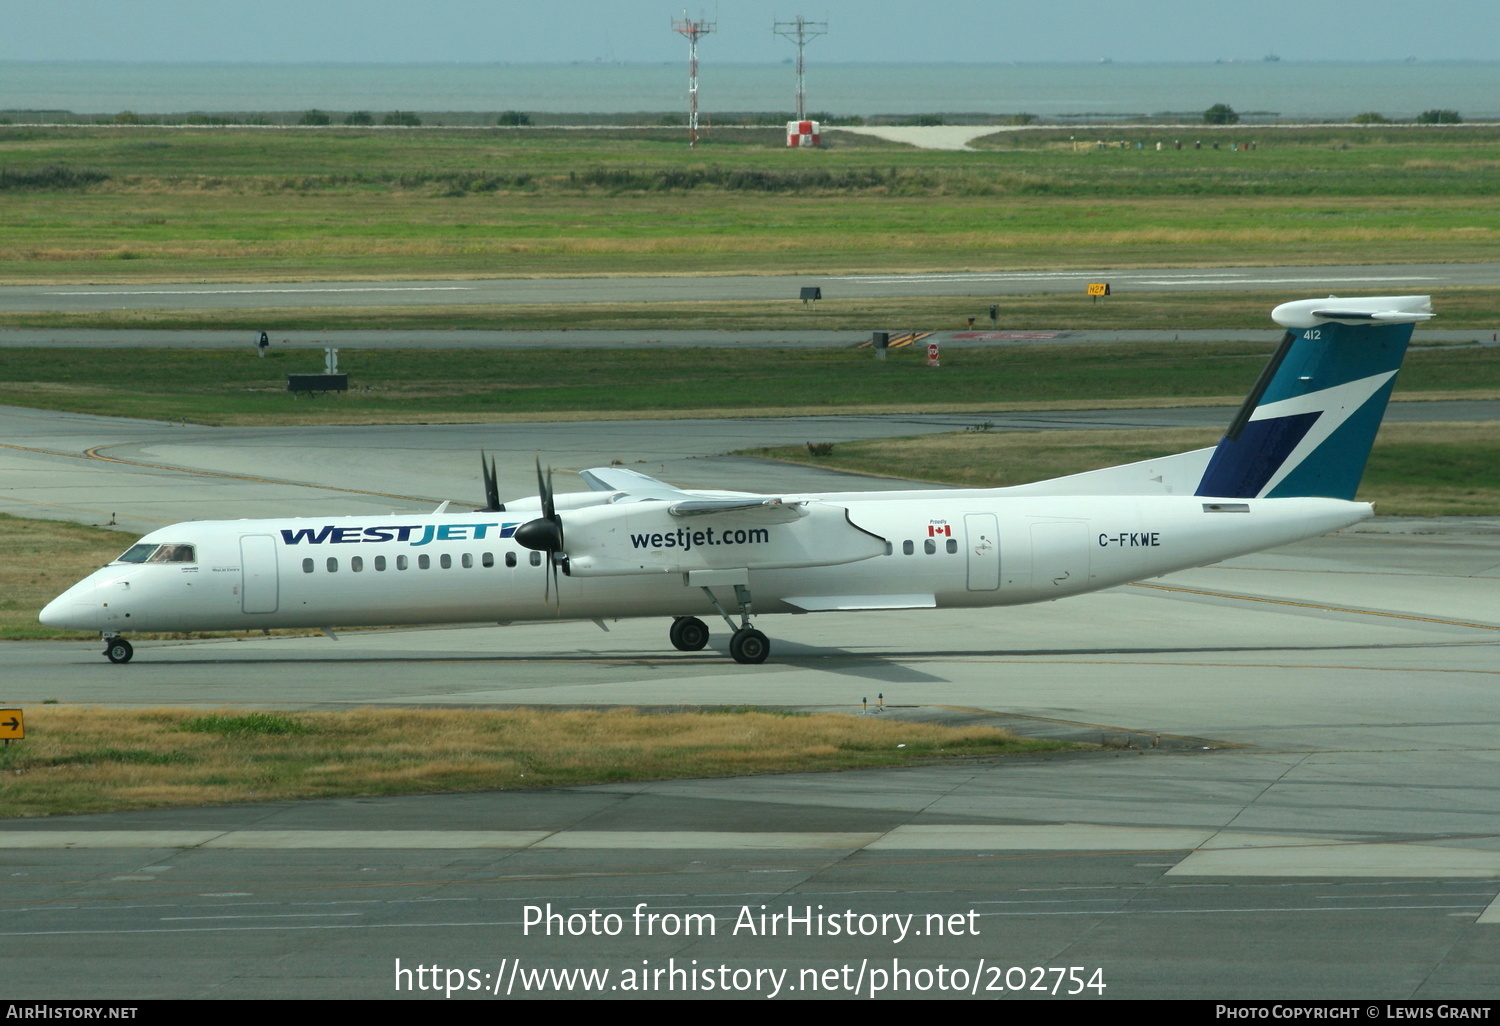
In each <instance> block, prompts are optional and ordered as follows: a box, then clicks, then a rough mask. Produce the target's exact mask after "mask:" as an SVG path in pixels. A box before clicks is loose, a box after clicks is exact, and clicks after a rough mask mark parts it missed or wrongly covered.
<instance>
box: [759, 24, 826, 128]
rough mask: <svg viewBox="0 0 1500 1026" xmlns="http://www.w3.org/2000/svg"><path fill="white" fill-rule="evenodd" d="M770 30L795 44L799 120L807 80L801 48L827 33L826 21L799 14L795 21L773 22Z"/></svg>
mask: <svg viewBox="0 0 1500 1026" xmlns="http://www.w3.org/2000/svg"><path fill="white" fill-rule="evenodd" d="M771 32H772V34H774V35H778V36H781V37H782V38H784V39H790V40H791V41H792V42H794V43H796V44H797V120H798V121H801V120H802V119H803V118H805V117H806V116H807V110H806V107H807V102H806V100H807V82H806V77H805V74H804V72H805V65H804V64H803V62H802V48H803V47H805V46H806V45H807V42H808V40H810V39H816V38H817V37H818V36H822V35H827V33H828V22H826V21H808V20H807V19H806V18H804V17H802V15H800V14H799V15H797V20H796V21H777V22H773V23H772V24H771Z"/></svg>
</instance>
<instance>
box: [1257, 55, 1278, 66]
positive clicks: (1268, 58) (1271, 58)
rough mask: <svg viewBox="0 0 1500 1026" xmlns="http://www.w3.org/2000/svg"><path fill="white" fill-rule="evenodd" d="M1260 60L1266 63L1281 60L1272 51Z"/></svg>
mask: <svg viewBox="0 0 1500 1026" xmlns="http://www.w3.org/2000/svg"><path fill="white" fill-rule="evenodd" d="M1261 60H1263V61H1265V62H1266V63H1267V64H1275V63H1276V62H1277V61H1279V60H1281V58H1280V57H1278V56H1277V55H1276V54H1274V53H1268V54H1266V55H1265V56H1264V57H1262V58H1261Z"/></svg>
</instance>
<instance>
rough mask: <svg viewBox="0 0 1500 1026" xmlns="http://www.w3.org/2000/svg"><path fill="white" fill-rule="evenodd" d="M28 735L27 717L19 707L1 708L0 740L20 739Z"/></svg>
mask: <svg viewBox="0 0 1500 1026" xmlns="http://www.w3.org/2000/svg"><path fill="white" fill-rule="evenodd" d="M25 736H26V718H25V717H24V716H22V715H21V710H19V709H0V740H5V741H19V740H21V739H22V738H24V737H25Z"/></svg>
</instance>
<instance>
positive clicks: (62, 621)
mask: <svg viewBox="0 0 1500 1026" xmlns="http://www.w3.org/2000/svg"><path fill="white" fill-rule="evenodd" d="M71 594H72V592H70V591H68V592H63V593H62V594H61V595H59V596H58V597H57V598H55V599H53V600H52V601H51V602H48V603H47V604H46V605H45V606H43V607H42V611H41V612H40V613H38V614H37V619H38V620H40V621H42V623H44V624H46V625H47V626H48V627H61V628H66V627H69V626H71V624H69V623H68V616H67V614H68V611H69V609H70V608H71V607H72V606H73V601H72V599H71V598H69V596H70V595H71Z"/></svg>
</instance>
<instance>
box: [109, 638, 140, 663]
mask: <svg viewBox="0 0 1500 1026" xmlns="http://www.w3.org/2000/svg"><path fill="white" fill-rule="evenodd" d="M133 655H135V649H134V648H133V647H132V646H131V644H130V642H128V641H126V640H125V639H124V638H122V637H119V636H118V635H114V636H110V635H106V636H105V638H104V658H106V659H108V660H109V661H110V662H112V663H128V662H130V657H131V656H133Z"/></svg>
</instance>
